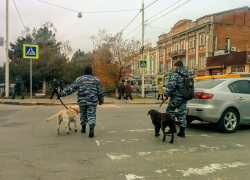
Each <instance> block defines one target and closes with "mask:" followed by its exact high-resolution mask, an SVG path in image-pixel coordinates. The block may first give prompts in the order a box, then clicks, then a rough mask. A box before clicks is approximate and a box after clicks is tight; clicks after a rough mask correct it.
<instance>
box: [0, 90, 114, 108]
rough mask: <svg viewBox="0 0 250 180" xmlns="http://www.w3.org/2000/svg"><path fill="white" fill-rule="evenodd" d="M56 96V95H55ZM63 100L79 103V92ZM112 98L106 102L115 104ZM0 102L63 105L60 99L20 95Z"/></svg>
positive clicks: (105, 101)
mask: <svg viewBox="0 0 250 180" xmlns="http://www.w3.org/2000/svg"><path fill="white" fill-rule="evenodd" d="M54 97H55V96H54ZM17 98H18V99H17ZM61 100H62V102H63V103H64V104H65V105H67V104H71V105H72V104H77V102H76V101H77V93H74V94H72V95H70V96H66V97H61ZM113 103H114V102H113V101H112V98H105V100H104V104H113ZM0 104H11V105H24V106H34V105H44V106H58V105H62V103H61V101H60V100H56V99H54V98H53V99H49V98H32V102H31V101H30V98H26V99H21V97H20V96H16V98H15V99H5V98H3V99H0Z"/></svg>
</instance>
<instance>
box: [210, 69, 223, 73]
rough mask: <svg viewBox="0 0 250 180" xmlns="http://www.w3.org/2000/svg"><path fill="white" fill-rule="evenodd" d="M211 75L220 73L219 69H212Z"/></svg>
mask: <svg viewBox="0 0 250 180" xmlns="http://www.w3.org/2000/svg"><path fill="white" fill-rule="evenodd" d="M212 73H221V69H213V70H212Z"/></svg>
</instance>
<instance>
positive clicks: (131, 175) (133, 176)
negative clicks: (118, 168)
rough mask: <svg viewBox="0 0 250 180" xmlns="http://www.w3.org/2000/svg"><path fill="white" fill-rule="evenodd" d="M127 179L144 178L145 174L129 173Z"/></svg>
mask: <svg viewBox="0 0 250 180" xmlns="http://www.w3.org/2000/svg"><path fill="white" fill-rule="evenodd" d="M125 176H126V179H127V180H133V179H144V178H145V177H144V176H136V175H134V174H128V175H125Z"/></svg>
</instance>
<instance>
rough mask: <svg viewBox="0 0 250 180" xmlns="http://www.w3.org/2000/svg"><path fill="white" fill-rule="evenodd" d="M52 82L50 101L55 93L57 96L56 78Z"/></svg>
mask: <svg viewBox="0 0 250 180" xmlns="http://www.w3.org/2000/svg"><path fill="white" fill-rule="evenodd" d="M53 81H54V82H53V84H52V86H51V89H53V92H52V95H51V97H50V99H52V98H53V96H54V94H55V93H56V95H58V86H59V84H58V82H57V81H56V78H54V79H53Z"/></svg>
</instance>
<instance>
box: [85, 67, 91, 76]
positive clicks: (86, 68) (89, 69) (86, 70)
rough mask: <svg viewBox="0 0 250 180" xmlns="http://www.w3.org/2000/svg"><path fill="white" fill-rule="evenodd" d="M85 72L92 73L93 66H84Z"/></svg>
mask: <svg viewBox="0 0 250 180" xmlns="http://www.w3.org/2000/svg"><path fill="white" fill-rule="evenodd" d="M84 74H85V75H92V67H91V66H86V67H85V68H84Z"/></svg>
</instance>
